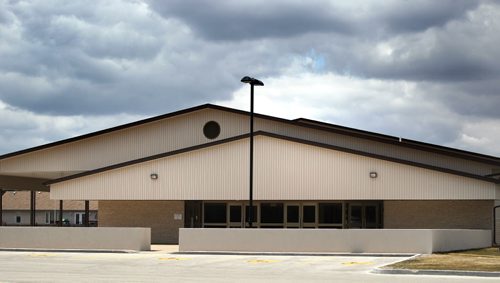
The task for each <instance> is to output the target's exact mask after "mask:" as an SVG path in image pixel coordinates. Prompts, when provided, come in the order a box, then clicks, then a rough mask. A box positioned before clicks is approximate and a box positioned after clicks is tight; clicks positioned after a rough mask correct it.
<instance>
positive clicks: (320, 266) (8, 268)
mask: <svg viewBox="0 0 500 283" xmlns="http://www.w3.org/2000/svg"><path fill="white" fill-rule="evenodd" d="M397 260H401V258H400V257H370V256H261V255H183V254H175V253H170V252H166V251H162V250H158V251H155V252H141V253H68V252H66V253H63V252H10V251H1V252H0V282H35V281H36V282H109V281H116V282H254V281H260V282H290V281H292V282H305V281H316V282H333V281H335V282H367V281H369V282H408V281H410V282H473V281H491V282H492V281H494V280H498V279H491V278H474V277H453V276H445V277H443V276H414V275H381V274H371V273H369V271H370V270H372V269H373V268H375V267H377V266H381V265H385V264H388V263H392V262H394V261H397Z"/></svg>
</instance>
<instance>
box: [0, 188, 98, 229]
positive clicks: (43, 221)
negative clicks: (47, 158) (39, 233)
mask: <svg viewBox="0 0 500 283" xmlns="http://www.w3.org/2000/svg"><path fill="white" fill-rule="evenodd" d="M35 197H36V200H35V203H36V208H35V221H34V223H33V224H34V225H36V226H54V225H58V224H59V223H58V222H59V219H60V217H59V213H60V210H59V202H58V201H56V200H51V199H50V198H49V192H42V191H37V192H36V194H35ZM30 201H31V199H30V192H28V191H9V192H5V193H4V196H3V205H2V208H3V213H2V225H4V226H28V225H31V214H30ZM89 215H90V216H89V217H90V218H89V221H90V224H91V226H97V202H96V201H91V202H90V212H89ZM61 218H62V219H63V225H64V226H78V225H82V226H83V225H84V222H85V221H84V219H85V203H84V202H82V201H66V202H65V203H64V209H63V215H62V217H61Z"/></svg>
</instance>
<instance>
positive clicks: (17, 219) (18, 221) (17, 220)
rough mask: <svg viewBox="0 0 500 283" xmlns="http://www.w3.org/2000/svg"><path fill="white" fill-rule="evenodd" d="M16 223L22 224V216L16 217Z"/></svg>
mask: <svg viewBox="0 0 500 283" xmlns="http://www.w3.org/2000/svg"><path fill="white" fill-rule="evenodd" d="M16 223H17V224H20V223H21V216H19V215H17V216H16Z"/></svg>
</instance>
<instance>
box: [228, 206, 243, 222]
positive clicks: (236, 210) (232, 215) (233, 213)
mask: <svg viewBox="0 0 500 283" xmlns="http://www.w3.org/2000/svg"><path fill="white" fill-rule="evenodd" d="M229 222H231V223H241V205H231V206H229Z"/></svg>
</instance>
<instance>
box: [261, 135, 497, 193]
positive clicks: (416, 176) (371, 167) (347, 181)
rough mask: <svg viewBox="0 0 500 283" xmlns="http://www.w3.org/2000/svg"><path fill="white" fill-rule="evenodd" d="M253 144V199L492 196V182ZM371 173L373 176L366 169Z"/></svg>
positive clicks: (273, 142) (286, 145)
mask: <svg viewBox="0 0 500 283" xmlns="http://www.w3.org/2000/svg"><path fill="white" fill-rule="evenodd" d="M258 140H259V142H258V143H256V150H255V151H256V153H257V156H258V157H257V158H258V159H257V160H259V161H263V160H265V162H259V163H258V164H259V165H258V166H256V173H255V177H256V186H257V189H256V198H258V199H269V200H272V199H276V200H278V199H302V200H307V199H311V200H314V199H346V200H347V199H493V198H494V196H495V195H494V188H495V184H493V183H489V182H483V181H479V180H474V179H470V178H466V177H461V176H457V175H451V174H446V173H441V172H437V171H433V170H428V169H423V168H418V167H414V166H409V165H403V164H399V163H394V162H389V161H384V160H380V159H374V158H368V157H364V156H359V155H354V154H349V153H344V152H339V151H334V150H329V149H323V148H317V147H314V146H309V145H304V144H299V143H293V142H289V141H286V140H281V139H275V138H264V137H259V139H258ZM371 171H375V172H377V174H378V177H377V178H376V179H371V178H370V177H369V173H370V172H371Z"/></svg>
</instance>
